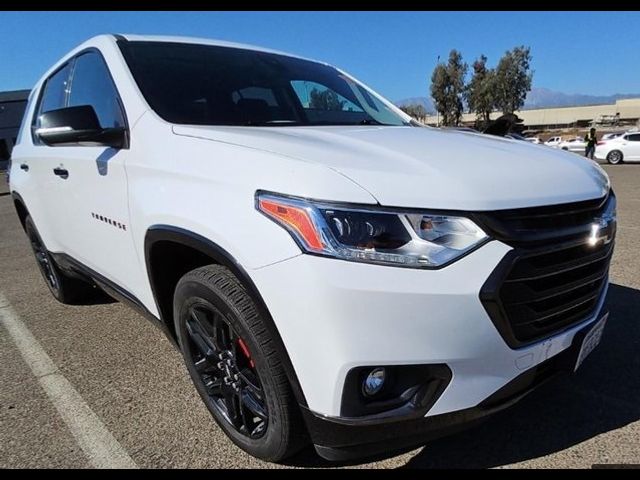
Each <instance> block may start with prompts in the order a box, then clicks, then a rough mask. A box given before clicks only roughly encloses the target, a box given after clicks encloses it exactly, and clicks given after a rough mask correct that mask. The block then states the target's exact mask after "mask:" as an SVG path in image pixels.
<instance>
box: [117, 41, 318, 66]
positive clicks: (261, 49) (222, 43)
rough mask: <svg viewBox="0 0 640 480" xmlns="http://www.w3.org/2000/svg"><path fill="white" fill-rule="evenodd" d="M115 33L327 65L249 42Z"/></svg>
mask: <svg viewBox="0 0 640 480" xmlns="http://www.w3.org/2000/svg"><path fill="white" fill-rule="evenodd" d="M114 35H116V37H122V38H124V39H126V40H129V41H131V42H166V43H188V44H194V45H212V46H216V47H228V48H238V49H242V50H253V51H256V52H265V53H273V54H277V55H284V56H287V57H293V58H299V59H302V60H309V61H311V62H316V63H322V64H325V65H327V63H326V62H321V61H318V60H314V59H312V58H307V57H302V56H300V55H295V54H292V53H287V52H283V51H280V50H275V49H271V48H265V47H259V46H257V45H250V44H247V43H236V42H228V41H226V40H216V39H211V38H201V37H183V36H173V35H138V34H127V33H120V34H114Z"/></svg>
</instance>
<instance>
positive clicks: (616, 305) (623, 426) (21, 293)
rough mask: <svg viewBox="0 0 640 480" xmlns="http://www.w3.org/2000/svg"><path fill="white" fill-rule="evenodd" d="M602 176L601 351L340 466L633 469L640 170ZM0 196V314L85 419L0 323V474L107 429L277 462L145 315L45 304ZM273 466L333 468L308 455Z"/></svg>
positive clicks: (638, 436)
mask: <svg viewBox="0 0 640 480" xmlns="http://www.w3.org/2000/svg"><path fill="white" fill-rule="evenodd" d="M605 169H606V170H607V171H608V172H609V174H610V176H611V179H612V182H613V185H614V188H615V190H616V193H617V196H618V218H619V227H618V228H619V230H618V239H617V242H616V252H615V255H614V259H613V264H612V269H611V287H610V290H609V296H608V304H609V308H610V311H611V316H610V319H609V323H608V325H607V328H606V330H605V333H604V337H603V340H602V344H601V345H600V346H599V347H598V349H597V350H596V351H595V352H594V353H593V354H592V356H591V357H590V358H589V359H588V360H586V361H585V363H584V365H583V366H582V367H581V369H580V370H579V372H578V374H577V375H574V376H572V377H566V378H563V379H560V380H559V381H555V382H553V383H552V384H549V385H546V386H545V387H543V388H541V389H540V390H538V391H536V392H534V393H533V394H531V395H530V396H528V397H527V398H525V399H524V400H523V401H522V402H520V403H519V404H517V405H516V406H514V407H512V408H511V409H509V410H506V411H504V412H502V413H500V414H498V415H496V416H495V417H493V418H492V419H490V420H489V421H487V422H485V423H483V424H482V425H480V426H478V427H475V428H473V429H470V430H467V431H465V432H462V433H459V434H456V435H454V436H450V437H447V438H443V439H440V440H436V441H433V442H431V443H429V444H428V445H426V446H424V447H422V448H419V449H416V450H413V451H411V452H409V453H405V454H402V455H399V456H394V457H390V458H386V459H383V460H380V461H377V462H374V463H364V464H355V465H348V466H350V467H354V466H355V467H381V468H382V467H384V468H395V467H410V468H431V467H437V468H448V467H459V468H465V467H480V468H483V467H556V468H562V467H565V468H566V467H587V468H588V467H591V466H592V465H593V464H599V463H604V464H615V463H635V464H639V463H640V375H639V374H638V372H639V371H640V323H639V322H638V320H639V317H640V253H638V251H637V250H638V248H639V246H640V242H639V241H638V236H640V165H620V166H616V167H609V166H606V167H605ZM2 182H4V179H2ZM3 187H4V185H3ZM4 191H6V189H5V190H4ZM2 192H3V190H0V309H3V310H2V311H4V312H6V311H7V307H8V305H10V307H9V308H10V309H11V311H12V312H13V314H15V316H17V317H19V319H20V320H21V322H22V323H23V324H24V325H26V327H27V328H28V330H29V331H30V332H31V334H32V335H33V337H35V341H36V342H37V344H39V346H41V347H42V350H44V352H46V354H47V355H48V357H50V359H51V361H52V362H53V364H52V368H53V369H54V370H55V371H54V372H53V374H54V375H56V376H57V378H64V379H65V380H66V381H67V382H68V385H69V386H71V388H72V389H73V390H74V391H75V392H77V398H76V400H78V401H79V402H82V403H83V405H85V406H86V408H87V409H88V410H87V411H88V412H89V417H90V418H92V419H93V420H94V421H93V423H90V424H89V425H87V429H86V431H81V432H78V431H71V430H69V428H68V426H67V423H65V420H64V417H63V416H61V414H60V413H59V409H58V410H57V409H56V408H55V407H54V404H53V403H52V401H51V397H50V396H48V395H47V394H46V393H45V390H44V389H43V387H42V385H43V381H42V380H43V378H44V377H45V376H47V375H51V374H52V372H50V371H49V372H46V371H45V372H43V373H42V374H41V375H40V377H41V378H37V377H36V376H35V375H34V373H33V372H32V369H31V368H30V367H29V366H28V365H27V364H26V363H25V361H24V360H23V358H22V356H21V354H20V351H19V350H18V348H17V346H16V344H15V343H14V340H13V337H12V336H10V335H9V334H8V331H7V330H6V329H5V328H2V327H0V467H2V468H6V467H77V468H82V467H90V466H92V465H95V464H96V463H95V459H93V460H91V459H90V458H89V457H88V456H87V455H86V454H85V451H84V450H83V449H82V448H81V444H82V443H83V442H85V444H86V442H91V438H92V437H91V436H92V435H94V434H95V435H107V436H108V437H109V438H110V439H111V440H112V443H113V444H114V445H116V446H117V447H118V448H120V449H121V450H120V451H121V452H122V454H123V455H124V456H125V457H126V458H127V459H128V460H127V461H129V460H130V461H131V462H132V463H131V464H132V465H133V464H135V465H136V466H139V467H145V468H155V467H277V466H278V465H272V464H266V463H264V462H261V461H259V460H256V459H254V458H252V457H250V456H249V455H247V454H245V453H244V452H242V451H241V450H239V449H238V448H236V447H235V446H234V445H233V444H232V443H231V442H230V441H228V440H227V439H226V437H225V436H224V435H223V434H222V432H221V430H219V429H218V428H217V426H216V425H215V424H214V422H213V421H212V420H211V419H210V417H209V414H208V412H207V410H206V408H205V407H204V406H203V405H202V403H201V401H200V399H199V397H198V396H197V394H196V392H195V390H194V388H192V385H191V381H190V379H189V377H188V374H187V371H186V369H185V368H184V367H183V364H182V359H181V357H180V355H179V353H178V352H177V351H176V350H175V349H174V348H173V347H172V346H171V344H170V343H169V342H168V341H167V340H166V339H165V338H164V336H163V335H162V334H161V332H160V331H159V330H157V329H156V328H155V327H154V326H153V325H151V324H150V323H149V322H148V321H146V320H145V319H144V318H142V317H141V316H139V315H138V314H136V313H134V312H133V311H132V310H130V309H129V308H127V307H126V306H124V305H121V304H118V303H114V302H111V303H100V304H95V305H84V306H66V305H61V304H59V303H57V302H56V301H55V300H54V299H53V297H51V295H50V294H49V292H48V290H47V288H46V286H45V284H44V281H43V280H42V279H41V278H40V274H39V272H38V270H37V267H36V263H35V260H34V258H33V256H32V254H31V251H30V249H29V246H28V244H27V239H26V237H25V235H24V233H23V232H22V229H21V227H20V225H19V222H18V219H17V216H16V215H15V212H14V209H13V205H12V202H11V198H10V196H8V195H6V194H3V193H2ZM3 297H4V299H6V301H5V303H4V304H3ZM49 393H50V392H49ZM57 405H58V406H59V405H60V402H58V404H57ZM95 425H99V426H101V428H102V430H99V431H96V428H95ZM78 438H81V440H82V441H79V440H78ZM284 466H297V467H304V466H309V467H325V466H331V465H330V464H328V463H326V462H324V461H322V460H321V459H319V458H318V457H316V455H315V453H314V451H313V450H312V449H311V448H307V449H306V450H304V451H303V452H301V453H300V454H298V455H297V456H296V457H294V458H293V459H291V461H290V462H289V465H284Z"/></svg>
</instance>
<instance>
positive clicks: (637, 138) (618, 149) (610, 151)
mask: <svg viewBox="0 0 640 480" xmlns="http://www.w3.org/2000/svg"><path fill="white" fill-rule="evenodd" d="M595 157H596V159H598V160H606V161H607V162H609V163H610V164H612V165H617V164H619V163H622V162H640V132H627V133H624V134H622V135H620V136H619V137H616V138H612V139H610V140H600V141H599V142H598V144H597V145H596V153H595Z"/></svg>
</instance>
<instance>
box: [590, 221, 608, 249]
mask: <svg viewBox="0 0 640 480" xmlns="http://www.w3.org/2000/svg"><path fill="white" fill-rule="evenodd" d="M613 221H614V220H613V219H610V218H607V217H599V218H596V219H595V220H594V222H593V223H592V224H591V232H590V233H589V239H588V240H587V243H588V244H589V245H591V246H595V245H597V244H598V243H600V242H601V241H602V242H603V243H604V244H607V243H609V242H611V239H612V233H613V229H612V223H613Z"/></svg>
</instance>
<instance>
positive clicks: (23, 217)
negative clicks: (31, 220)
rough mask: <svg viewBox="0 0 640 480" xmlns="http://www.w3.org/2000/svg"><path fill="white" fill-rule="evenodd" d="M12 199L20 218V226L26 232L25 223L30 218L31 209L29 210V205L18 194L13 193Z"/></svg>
mask: <svg viewBox="0 0 640 480" xmlns="http://www.w3.org/2000/svg"><path fill="white" fill-rule="evenodd" d="M11 197H12V198H13V206H14V207H15V209H16V213H17V214H18V218H19V219H20V224H21V225H22V229H23V230H24V229H25V222H26V221H27V217H28V216H29V209H27V205H26V204H25V202H24V200H23V199H22V197H21V196H20V194H19V193H18V192H11Z"/></svg>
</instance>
